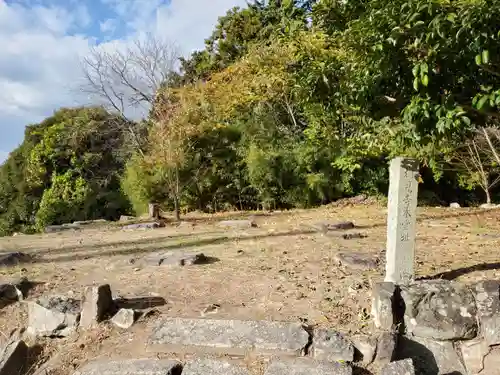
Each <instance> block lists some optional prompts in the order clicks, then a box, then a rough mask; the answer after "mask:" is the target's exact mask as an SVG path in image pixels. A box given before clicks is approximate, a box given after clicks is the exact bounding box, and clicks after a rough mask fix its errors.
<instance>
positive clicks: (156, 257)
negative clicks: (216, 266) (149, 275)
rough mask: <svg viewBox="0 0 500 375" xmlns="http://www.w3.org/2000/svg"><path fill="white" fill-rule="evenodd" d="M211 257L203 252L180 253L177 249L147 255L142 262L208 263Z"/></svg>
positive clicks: (156, 264) (165, 264)
mask: <svg viewBox="0 0 500 375" xmlns="http://www.w3.org/2000/svg"><path fill="white" fill-rule="evenodd" d="M211 260H212V258H209V257H207V256H206V255H205V254H203V253H180V252H178V251H167V252H164V253H159V254H152V255H148V256H146V257H145V258H144V263H145V264H148V265H153V266H192V265H196V264H207V263H210V262H211Z"/></svg>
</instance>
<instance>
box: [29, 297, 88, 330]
mask: <svg viewBox="0 0 500 375" xmlns="http://www.w3.org/2000/svg"><path fill="white" fill-rule="evenodd" d="M79 319H80V301H78V300H75V299H72V298H68V297H64V296H52V297H42V298H39V299H38V300H37V301H34V302H28V329H27V331H28V333H30V334H32V335H35V336H49V337H64V336H68V335H70V334H71V333H73V332H74V331H75V329H76V327H77V325H78V321H79Z"/></svg>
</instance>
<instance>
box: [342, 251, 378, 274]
mask: <svg viewBox="0 0 500 375" xmlns="http://www.w3.org/2000/svg"><path fill="white" fill-rule="evenodd" d="M335 261H336V262H337V264H338V265H343V266H346V267H349V268H352V269H357V270H372V269H376V268H377V267H378V258H377V257H376V256H374V255H372V254H364V253H357V252H352V253H351V252H350V253H344V252H340V253H337V254H336V255H335Z"/></svg>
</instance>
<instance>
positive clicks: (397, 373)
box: [381, 358, 415, 375]
mask: <svg viewBox="0 0 500 375" xmlns="http://www.w3.org/2000/svg"><path fill="white" fill-rule="evenodd" d="M381 375H415V367H414V366H413V361H412V360H411V359H410V358H408V359H403V360H402V361H396V362H391V363H389V364H387V365H386V366H385V367H384V368H383V369H382V372H381Z"/></svg>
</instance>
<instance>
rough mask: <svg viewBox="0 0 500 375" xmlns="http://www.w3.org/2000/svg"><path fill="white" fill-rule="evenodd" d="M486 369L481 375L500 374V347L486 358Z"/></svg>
mask: <svg viewBox="0 0 500 375" xmlns="http://www.w3.org/2000/svg"><path fill="white" fill-rule="evenodd" d="M483 365H484V369H483V371H481V372H480V375H498V374H499V373H500V347H499V346H494V347H492V348H491V350H490V352H489V353H488V354H487V355H486V357H484V360H483Z"/></svg>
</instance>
